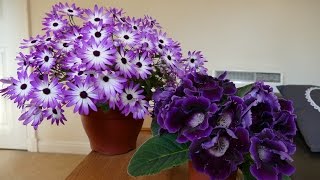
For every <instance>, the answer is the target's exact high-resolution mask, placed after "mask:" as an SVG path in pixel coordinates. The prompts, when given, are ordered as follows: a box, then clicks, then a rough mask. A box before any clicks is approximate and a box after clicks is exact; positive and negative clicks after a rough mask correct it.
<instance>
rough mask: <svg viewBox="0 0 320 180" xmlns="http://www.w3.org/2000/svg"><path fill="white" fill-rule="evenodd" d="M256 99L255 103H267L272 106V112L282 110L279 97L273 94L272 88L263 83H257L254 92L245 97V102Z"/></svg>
mask: <svg viewBox="0 0 320 180" xmlns="http://www.w3.org/2000/svg"><path fill="white" fill-rule="evenodd" d="M250 98H254V99H255V103H256V104H257V103H266V104H268V105H269V106H271V108H272V109H271V110H272V111H276V110H279V109H280V104H279V102H278V98H277V96H276V95H275V94H274V93H273V89H272V87H270V86H269V85H265V84H264V83H263V82H256V83H255V84H254V86H253V88H252V90H251V91H250V92H249V93H248V94H247V95H246V96H245V97H244V99H245V100H247V99H250Z"/></svg>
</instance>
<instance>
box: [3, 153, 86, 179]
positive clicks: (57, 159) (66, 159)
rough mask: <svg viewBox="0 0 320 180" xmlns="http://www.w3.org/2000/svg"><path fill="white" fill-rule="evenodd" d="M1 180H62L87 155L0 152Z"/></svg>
mask: <svg viewBox="0 0 320 180" xmlns="http://www.w3.org/2000/svg"><path fill="white" fill-rule="evenodd" d="M0 157H1V158H0V179H1V180H31V179H32V180H40V179H41V180H43V179H45V180H62V179H65V178H66V177H67V176H68V175H69V174H70V173H71V171H72V170H73V169H74V168H75V167H76V166H77V165H78V164H79V163H80V162H81V161H82V160H83V159H84V158H85V155H73V154H53V153H30V152H26V151H13V150H0Z"/></svg>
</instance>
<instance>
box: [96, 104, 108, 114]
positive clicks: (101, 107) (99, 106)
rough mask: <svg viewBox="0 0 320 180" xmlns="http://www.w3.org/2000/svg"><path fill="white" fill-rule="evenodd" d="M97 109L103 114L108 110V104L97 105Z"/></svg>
mask: <svg viewBox="0 0 320 180" xmlns="http://www.w3.org/2000/svg"><path fill="white" fill-rule="evenodd" d="M97 107H98V108H100V109H102V111H103V112H108V111H109V110H110V108H109V106H108V104H102V103H101V104H97Z"/></svg>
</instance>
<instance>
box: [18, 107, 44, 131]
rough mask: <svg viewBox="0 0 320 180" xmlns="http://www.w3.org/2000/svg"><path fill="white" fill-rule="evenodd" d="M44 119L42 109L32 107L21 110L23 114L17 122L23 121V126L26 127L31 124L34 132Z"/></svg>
mask: <svg viewBox="0 0 320 180" xmlns="http://www.w3.org/2000/svg"><path fill="white" fill-rule="evenodd" d="M44 118H45V114H44V111H43V110H42V107H40V106H34V105H32V106H28V107H25V108H24V109H23V113H22V115H21V116H20V117H19V121H23V125H27V124H29V123H31V122H32V123H31V126H33V128H34V129H35V130H36V129H38V126H39V125H40V123H41V122H42V121H43V119H44Z"/></svg>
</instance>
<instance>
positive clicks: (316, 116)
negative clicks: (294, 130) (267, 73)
mask: <svg viewBox="0 0 320 180" xmlns="http://www.w3.org/2000/svg"><path fill="white" fill-rule="evenodd" d="M277 88H278V89H279V91H280V93H281V95H282V96H283V97H284V98H285V99H290V100H292V101H293V106H294V109H295V113H296V115H297V125H298V128H299V130H300V132H301V134H302V136H303V138H304V140H305V142H306V144H307V145H308V146H309V148H310V150H311V151H312V152H320V138H319V137H320V107H319V105H320V87H317V86H312V85H283V86H277Z"/></svg>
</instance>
